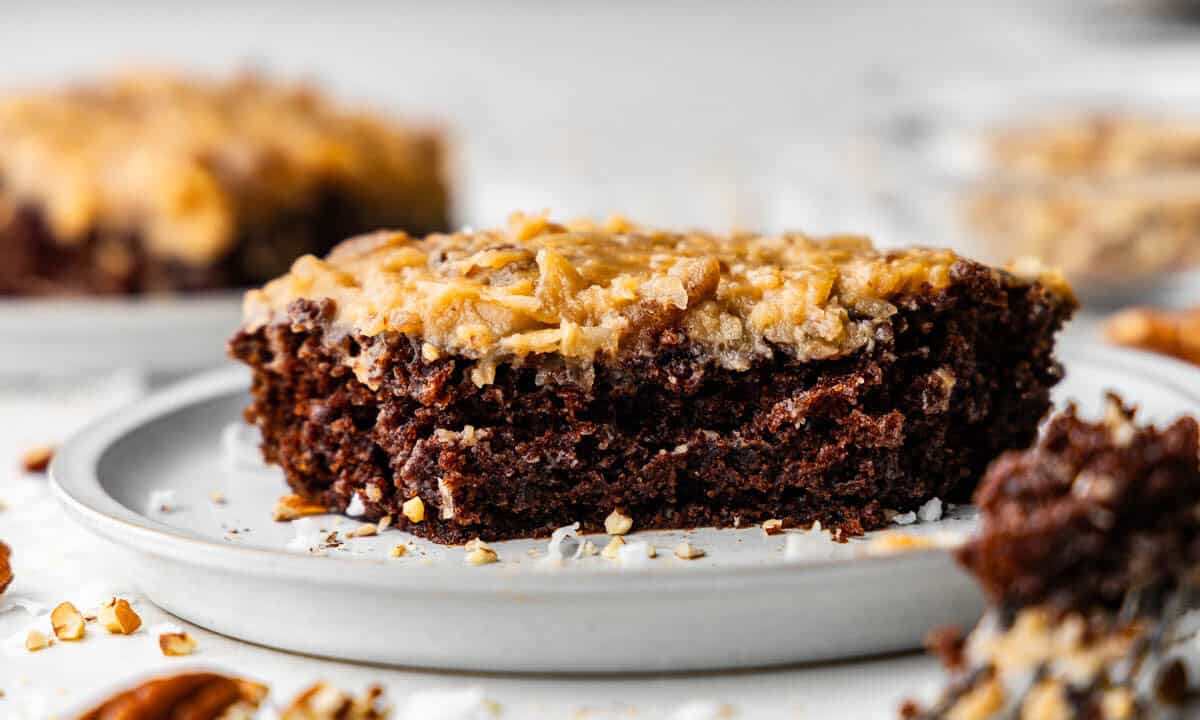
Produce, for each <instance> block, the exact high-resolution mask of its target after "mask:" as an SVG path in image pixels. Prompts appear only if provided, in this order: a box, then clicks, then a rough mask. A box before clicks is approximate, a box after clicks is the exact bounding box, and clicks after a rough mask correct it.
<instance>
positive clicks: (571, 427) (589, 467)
mask: <svg viewBox="0 0 1200 720" xmlns="http://www.w3.org/2000/svg"><path fill="white" fill-rule="evenodd" d="M1074 308H1075V303H1074V300H1073V298H1072V295H1071V292H1070V289H1069V288H1068V287H1067V286H1066V285H1065V284H1064V283H1063V282H1062V280H1061V277H1060V276H1058V275H1055V274H1053V273H1046V274H1043V275H1041V276H1032V277H1019V276H1017V275H1014V274H1011V273H1009V272H1006V271H1003V270H997V269H993V268H989V267H986V266H983V265H980V264H979V263H976V262H973V261H970V260H966V259H964V258H961V257H959V256H957V255H955V254H954V253H952V252H950V251H944V250H926V249H912V250H900V251H886V252H885V251H881V250H875V249H873V248H872V246H871V244H870V242H869V241H867V240H866V239H864V238H859V237H834V238H827V239H814V238H810V237H807V236H804V235H801V234H796V233H793V234H781V235H766V236H759V235H751V234H735V235H728V236H720V235H712V234H706V233H700V232H665V231H658V230H650V229H644V228H638V227H636V226H633V225H631V224H629V223H627V222H625V221H621V220H614V221H611V222H610V223H608V224H606V225H603V226H598V225H595V224H591V223H579V224H573V225H561V224H557V223H554V222H552V221H550V220H549V219H547V218H546V217H526V216H521V215H517V216H514V218H513V221H512V222H511V224H510V226H509V227H507V228H503V229H498V230H488V231H473V232H462V233H456V234H448V235H431V236H429V237H426V238H423V239H415V238H413V237H410V236H408V235H405V234H401V233H388V232H383V233H376V234H373V235H366V236H363V237H358V238H354V239H351V240H348V241H347V242H345V243H343V244H342V245H340V246H338V247H337V248H336V249H335V250H334V251H333V252H332V253H330V255H329V256H328V257H327V258H326V259H324V260H322V259H318V258H316V257H311V256H310V257H304V258H302V259H300V260H299V261H297V262H296V263H295V265H294V266H293V267H292V270H291V272H289V273H288V274H286V275H284V276H283V277H281V278H279V279H277V280H274V281H272V282H270V283H268V284H267V285H266V286H265V287H264V288H262V289H261V290H253V291H250V292H249V293H248V294H247V296H246V302H245V316H244V324H243V327H242V329H241V330H240V332H238V333H237V335H236V336H235V337H234V338H233V339H232V341H231V344H230V349H231V353H232V355H233V356H234V357H235V358H238V359H240V360H242V361H244V362H246V363H247V364H249V365H250V366H251V367H252V368H253V370H254V381H253V397H254V400H253V404H252V405H251V407H250V408H249V409H248V410H247V413H246V416H247V419H248V420H249V421H250V422H252V423H254V424H256V425H257V426H258V427H259V428H260V429H261V431H262V434H263V446H262V447H263V452H264V454H265V456H266V459H267V460H268V461H270V462H274V463H277V464H279V465H280V466H282V467H283V469H284V471H285V473H286V475H287V479H288V482H289V483H290V484H291V486H292V487H293V488H294V489H295V491H296V492H297V493H299V494H300V495H303V496H305V497H307V498H310V499H313V500H316V501H318V502H320V503H323V504H324V505H325V506H326V507H329V508H332V509H334V510H339V511H342V510H345V509H346V508H347V507H348V506H350V505H351V504H352V503H354V505H355V509H356V510H357V509H358V502H361V506H362V507H363V508H365V517H366V518H368V519H376V518H379V517H382V516H384V515H394V516H395V517H396V518H397V522H398V524H399V525H400V526H401V527H403V528H405V529H407V530H409V531H411V532H413V533H416V534H419V535H423V536H425V537H429V538H432V539H434V540H438V541H441V542H460V541H464V540H467V539H470V538H474V537H476V536H483V537H485V538H487V539H502V538H510V537H521V536H535V535H543V534H548V533H550V531H551V530H553V529H554V528H557V527H559V526H563V525H567V524H570V523H573V522H575V521H579V522H580V523H581V524H582V526H583V529H584V531H590V530H595V529H599V528H601V527H603V525H604V520H605V518H606V517H608V516H609V515H610V513H613V512H614V511H618V512H619V513H620V514H621V516H623V517H625V518H630V519H632V522H633V526H634V527H635V529H636V528H684V527H695V526H737V525H739V524H743V523H753V522H759V521H762V520H765V519H769V518H774V519H780V520H783V521H784V524H785V525H807V524H809V523H812V522H814V521H820V522H821V523H822V524H823V525H824V526H825V527H827V528H834V529H836V530H837V531H839V532H841V533H844V534H858V533H861V532H863V531H865V530H868V529H871V528H876V527H880V526H882V525H884V524H886V523H887V522H888V521H889V520H890V518H891V517H892V515H893V514H895V513H896V512H905V511H909V510H913V509H916V508H917V507H919V506H920V505H921V504H923V503H925V502H926V501H928V500H930V499H932V498H934V497H940V498H943V499H953V498H965V497H967V496H969V494H970V492H971V490H972V489H973V487H974V483H975V481H976V479H977V478H978V477H979V475H980V474H981V473H982V471H983V469H984V467H985V466H986V465H987V463H988V462H989V461H990V460H991V459H992V458H994V457H995V456H996V455H997V454H998V453H999V452H1001V451H1003V450H1005V449H1008V448H1013V447H1024V446H1025V445H1027V444H1028V443H1029V442H1030V441H1031V440H1032V439H1033V437H1034V435H1035V432H1036V427H1037V423H1038V419H1039V418H1040V417H1041V416H1042V415H1043V414H1044V413H1045V411H1046V410H1047V409H1048V407H1049V391H1050V388H1051V387H1052V386H1053V385H1054V384H1055V383H1057V382H1058V380H1059V378H1060V375H1061V368H1060V366H1059V365H1058V363H1057V362H1056V361H1055V359H1054V356H1053V345H1054V334H1055V332H1056V331H1057V330H1058V329H1059V327H1060V326H1061V325H1062V324H1063V322H1065V321H1066V320H1067V319H1068V318H1069V317H1070V315H1071V313H1072V312H1073V310H1074ZM356 500H357V502H356ZM410 511H412V512H410Z"/></svg>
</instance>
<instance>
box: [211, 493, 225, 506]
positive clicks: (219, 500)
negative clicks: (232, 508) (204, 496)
mask: <svg viewBox="0 0 1200 720" xmlns="http://www.w3.org/2000/svg"><path fill="white" fill-rule="evenodd" d="M208 499H209V500H212V501H213V503H215V504H217V505H224V504H225V502H226V500H225V493H223V492H221V491H220V490H212V491H210V492H209V493H208Z"/></svg>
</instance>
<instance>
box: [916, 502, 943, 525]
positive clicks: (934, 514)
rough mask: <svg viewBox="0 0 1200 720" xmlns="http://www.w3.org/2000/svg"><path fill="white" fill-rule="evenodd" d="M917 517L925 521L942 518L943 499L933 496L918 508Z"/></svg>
mask: <svg viewBox="0 0 1200 720" xmlns="http://www.w3.org/2000/svg"><path fill="white" fill-rule="evenodd" d="M917 519H918V520H920V521H921V522H923V523H926V522H934V521H936V520H941V519H942V501H941V499H939V498H933V499H932V500H930V501H929V502H927V503H925V504H924V505H922V506H921V507H919V508H918V509H917Z"/></svg>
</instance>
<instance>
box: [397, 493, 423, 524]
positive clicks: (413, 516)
mask: <svg viewBox="0 0 1200 720" xmlns="http://www.w3.org/2000/svg"><path fill="white" fill-rule="evenodd" d="M400 511H401V512H402V513H404V517H406V518H408V520H409V522H415V523H419V522H421V521H422V520H424V519H425V503H424V502H422V500H421V498H419V497H411V498H409V499H407V500H405V501H404V504H403V505H401V506H400Z"/></svg>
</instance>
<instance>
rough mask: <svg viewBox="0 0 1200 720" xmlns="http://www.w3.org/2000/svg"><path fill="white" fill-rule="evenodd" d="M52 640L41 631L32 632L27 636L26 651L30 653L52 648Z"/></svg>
mask: <svg viewBox="0 0 1200 720" xmlns="http://www.w3.org/2000/svg"><path fill="white" fill-rule="evenodd" d="M50 642H51V641H50V638H49V637H48V636H47V635H46V633H44V632H42V631H41V630H30V631H29V633H28V634H26V635H25V649H26V650H28V651H29V652H37V651H38V650H45V649H46V648H48V647H50Z"/></svg>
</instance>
